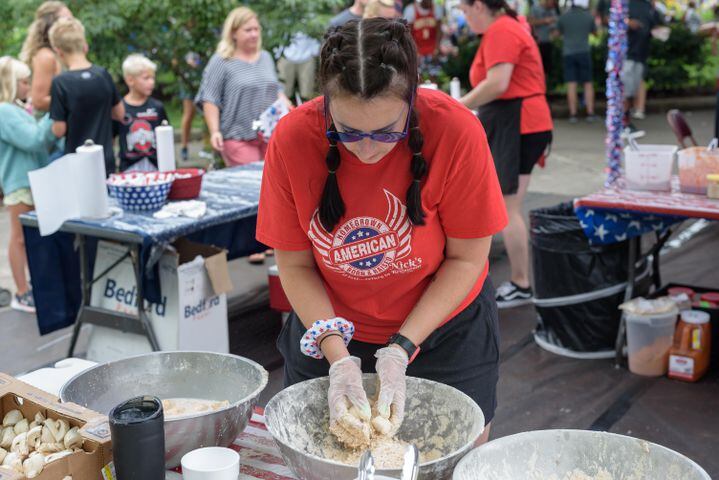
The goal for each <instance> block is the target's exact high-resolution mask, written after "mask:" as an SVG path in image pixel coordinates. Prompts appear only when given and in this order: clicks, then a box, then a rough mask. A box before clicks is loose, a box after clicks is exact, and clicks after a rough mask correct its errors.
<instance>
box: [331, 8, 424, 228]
mask: <svg viewBox="0 0 719 480" xmlns="http://www.w3.org/2000/svg"><path fill="white" fill-rule="evenodd" d="M417 69H418V61H417V50H416V47H415V44H414V40H413V39H412V34H411V32H410V30H409V27H408V26H407V23H406V22H405V21H403V20H390V19H385V18H370V19H365V20H360V21H351V22H348V23H346V24H345V25H343V26H341V27H336V28H334V29H331V30H330V31H329V32H328V33H327V34H326V35H325V41H324V44H323V46H322V52H321V54H320V74H319V79H320V84H321V86H322V90H323V92H324V95H325V102H326V101H327V99H328V98H330V97H332V96H333V95H353V96H356V97H358V98H361V99H364V100H371V99H373V98H375V97H378V96H381V95H385V94H393V95H396V96H397V97H399V98H403V99H406V100H407V102H408V103H410V102H411V101H412V99H413V98H415V97H416V91H417V84H418V82H419V77H418V75H417ZM409 108H412V105H411V104H410V106H409ZM330 129H332V130H334V129H335V126H334V123H332V124H331V125H330ZM408 145H409V148H410V151H411V152H412V160H411V162H410V174H411V180H412V181H411V182H410V185H409V188H408V189H407V194H406V199H407V214H408V216H409V219H410V221H411V222H412V224H414V225H424V217H425V212H424V210H423V209H422V180H423V179H424V178H425V177H426V175H427V170H428V167H427V162H426V161H425V159H424V156H423V155H422V147H423V145H424V138H423V137H422V132H421V131H420V128H419V117H418V116H417V112H416V110H415V109H412V112H411V113H410V118H409V133H408ZM326 162H327V170H328V173H327V180H326V181H325V186H324V190H323V192H322V198H321V200H320V206H319V217H320V222H321V223H322V226H323V227H324V228H325V230H327V231H328V232H331V231H332V230H334V228H335V227H336V226H337V223H339V221H340V219H341V218H342V216H343V215H344V214H345V204H344V201H343V200H342V195H341V193H340V189H339V184H338V182H337V170H338V169H339V167H340V152H339V150H338V148H337V143H336V142H335V141H332V140H331V141H330V145H329V149H328V151H327V158H326Z"/></svg>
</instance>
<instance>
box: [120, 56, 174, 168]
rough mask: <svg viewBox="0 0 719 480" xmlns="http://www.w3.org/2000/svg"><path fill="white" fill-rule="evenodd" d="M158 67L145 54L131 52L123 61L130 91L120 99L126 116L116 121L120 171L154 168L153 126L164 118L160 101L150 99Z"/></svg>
mask: <svg viewBox="0 0 719 480" xmlns="http://www.w3.org/2000/svg"><path fill="white" fill-rule="evenodd" d="M156 71H157V66H156V65H155V64H154V63H153V62H152V61H150V59H148V58H147V57H145V56H143V55H139V54H132V55H130V56H129V57H127V58H126V59H125V61H124V62H122V75H123V77H124V78H125V83H126V84H127V88H128V89H129V92H128V93H127V95H125V97H124V98H123V99H122V102H123V103H124V105H125V118H124V120H123V121H122V122H115V127H116V129H117V130H116V131H117V133H118V135H119V137H120V139H119V140H120V171H123V172H124V171H126V170H140V171H154V170H157V150H156V143H155V127H157V126H159V125H161V124H162V121H163V120H167V113H165V107H164V106H163V105H162V102H161V101H159V100H157V99H154V98H152V97H151V96H150V95H152V91H153V90H154V89H155V72H156Z"/></svg>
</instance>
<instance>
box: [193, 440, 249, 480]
mask: <svg viewBox="0 0 719 480" xmlns="http://www.w3.org/2000/svg"><path fill="white" fill-rule="evenodd" d="M180 463H181V464H182V478H183V480H237V479H238V478H239V476H240V454H239V453H237V452H236V451H234V450H232V449H230V448H224V447H207V448H198V449H197V450H193V451H191V452H189V453H186V454H185V455H184V456H183V457H182V460H181V461H180Z"/></svg>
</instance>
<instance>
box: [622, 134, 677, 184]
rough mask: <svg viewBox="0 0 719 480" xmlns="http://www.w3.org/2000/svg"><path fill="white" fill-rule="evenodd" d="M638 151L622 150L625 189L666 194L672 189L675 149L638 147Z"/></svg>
mask: <svg viewBox="0 0 719 480" xmlns="http://www.w3.org/2000/svg"><path fill="white" fill-rule="evenodd" d="M638 147H639V150H633V149H631V148H630V147H627V148H625V149H624V172H625V176H626V182H627V188H629V189H632V190H652V191H664V192H668V191H670V190H671V189H672V169H673V168H674V158H675V156H676V153H677V147H676V146H674V145H639V146H638Z"/></svg>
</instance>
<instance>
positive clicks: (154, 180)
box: [107, 172, 173, 212]
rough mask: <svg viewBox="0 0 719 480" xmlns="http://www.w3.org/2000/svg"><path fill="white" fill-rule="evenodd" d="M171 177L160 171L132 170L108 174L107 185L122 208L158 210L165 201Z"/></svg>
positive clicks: (129, 209)
mask: <svg viewBox="0 0 719 480" xmlns="http://www.w3.org/2000/svg"><path fill="white" fill-rule="evenodd" d="M172 181H173V177H172V175H168V174H167V173H161V172H151V173H144V172H133V173H121V174H113V175H110V178H109V179H108V180H107V187H108V189H109V190H110V196H112V197H115V199H116V200H117V202H118V203H119V204H120V207H122V209H123V210H127V211H130V212H141V211H151V210H159V209H160V208H162V206H163V205H165V203H167V195H168V194H169V193H170V187H172Z"/></svg>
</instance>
